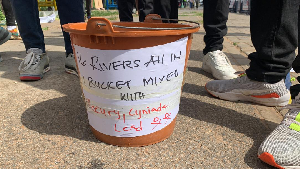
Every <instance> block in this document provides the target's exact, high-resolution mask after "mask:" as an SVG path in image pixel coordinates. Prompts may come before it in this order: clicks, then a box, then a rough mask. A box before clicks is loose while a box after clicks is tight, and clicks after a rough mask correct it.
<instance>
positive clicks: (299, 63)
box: [292, 12, 300, 73]
mask: <svg viewBox="0 0 300 169" xmlns="http://www.w3.org/2000/svg"><path fill="white" fill-rule="evenodd" d="M299 28H300V12H298V55H297V56H296V58H295V60H294V61H293V64H292V67H293V69H294V71H295V72H296V73H300V55H299V49H300V42H299V41H300V29H299Z"/></svg>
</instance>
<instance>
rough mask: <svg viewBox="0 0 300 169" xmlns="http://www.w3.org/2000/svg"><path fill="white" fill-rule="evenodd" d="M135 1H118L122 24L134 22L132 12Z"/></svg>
mask: <svg viewBox="0 0 300 169" xmlns="http://www.w3.org/2000/svg"><path fill="white" fill-rule="evenodd" d="M134 2H135V0H118V1H117V3H118V10H119V18H120V21H121V22H132V21H133V17H132V10H133V5H134Z"/></svg>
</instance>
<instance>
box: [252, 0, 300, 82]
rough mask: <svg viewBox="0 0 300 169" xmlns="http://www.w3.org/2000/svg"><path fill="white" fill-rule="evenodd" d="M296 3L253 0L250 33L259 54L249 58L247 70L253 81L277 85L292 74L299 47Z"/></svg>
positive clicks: (256, 53) (285, 0)
mask: <svg viewBox="0 0 300 169" xmlns="http://www.w3.org/2000/svg"><path fill="white" fill-rule="evenodd" d="M270 3H271V4H272V5H270ZM297 3H299V2H298V1H294V0H283V1H272V0H264V1H261V0H252V2H251V14H250V31H251V39H252V43H253V45H254V47H255V49H256V52H254V53H251V54H250V55H249V59H250V60H251V62H250V67H249V69H247V70H246V74H247V76H248V77H249V78H250V79H251V80H255V81H260V82H268V83H276V82H279V81H280V80H282V79H284V78H285V77H286V75H287V73H288V72H289V71H290V68H291V66H292V62H293V60H294V59H295V49H296V47H297V45H298V40H297V38H298V34H297V33H298V32H297V30H298V24H297V23H298V10H299V7H297V8H296V5H297ZM262 11H263V12H262Z"/></svg>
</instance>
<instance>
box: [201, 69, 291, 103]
mask: <svg viewBox="0 0 300 169" xmlns="http://www.w3.org/2000/svg"><path fill="white" fill-rule="evenodd" d="M205 89H206V90H207V91H208V92H209V93H210V94H211V95H213V96H215V97H218V98H220V99H223V100H229V101H239V100H240V101H249V102H254V103H259V104H263V105H266V106H285V105H287V104H288V103H289V100H290V96H291V95H290V91H289V90H288V89H287V88H286V86H285V84H284V80H281V81H279V82H277V83H274V84H270V83H267V82H258V81H253V80H250V79H249V78H248V77H247V75H245V74H244V75H242V76H240V77H238V78H235V79H230V80H213V81H210V82H208V83H206V85H205Z"/></svg>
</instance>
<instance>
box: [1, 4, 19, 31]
mask: <svg viewBox="0 0 300 169" xmlns="http://www.w3.org/2000/svg"><path fill="white" fill-rule="evenodd" d="M2 7H3V10H4V15H5V18H6V25H7V26H16V22H15V20H16V19H15V15H14V13H13V9H12V7H11V4H10V0H2Z"/></svg>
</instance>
